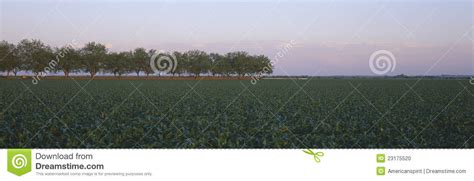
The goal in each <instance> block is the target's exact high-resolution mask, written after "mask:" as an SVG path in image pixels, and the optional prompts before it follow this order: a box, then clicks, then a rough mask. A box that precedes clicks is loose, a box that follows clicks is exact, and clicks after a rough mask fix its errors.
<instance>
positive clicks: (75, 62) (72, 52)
mask: <svg viewBox="0 0 474 181" xmlns="http://www.w3.org/2000/svg"><path fill="white" fill-rule="evenodd" d="M55 55H56V60H57V63H58V69H60V70H62V71H63V73H64V76H65V77H69V74H70V73H71V72H74V71H75V70H77V69H78V68H79V65H80V64H79V62H80V61H81V55H80V52H79V51H78V50H76V49H74V47H72V46H64V47H61V48H56V50H55Z"/></svg>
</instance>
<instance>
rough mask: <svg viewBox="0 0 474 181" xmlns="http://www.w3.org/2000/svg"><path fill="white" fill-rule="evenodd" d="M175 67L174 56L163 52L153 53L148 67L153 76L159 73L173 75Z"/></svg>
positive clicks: (175, 60)
mask: <svg viewBox="0 0 474 181" xmlns="http://www.w3.org/2000/svg"><path fill="white" fill-rule="evenodd" d="M177 65H178V61H177V59H176V56H175V55H174V54H172V53H168V52H166V51H163V50H160V51H158V52H155V53H154V54H153V56H151V58H150V67H151V69H152V70H153V72H155V74H159V73H160V72H165V73H173V72H174V71H175V70H176V66H177Z"/></svg>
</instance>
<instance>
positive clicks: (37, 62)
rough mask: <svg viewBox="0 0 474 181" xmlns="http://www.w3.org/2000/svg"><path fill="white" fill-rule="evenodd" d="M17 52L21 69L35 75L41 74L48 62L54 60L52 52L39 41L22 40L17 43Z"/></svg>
mask: <svg viewBox="0 0 474 181" xmlns="http://www.w3.org/2000/svg"><path fill="white" fill-rule="evenodd" d="M17 51H18V56H19V60H20V62H21V65H22V66H21V69H23V70H25V71H28V70H30V71H31V72H33V73H34V74H36V75H37V74H39V73H40V72H43V71H44V70H45V67H46V66H48V62H49V61H50V60H52V59H53V58H54V54H53V50H52V49H51V48H50V47H49V46H46V45H45V44H43V42H41V41H40V40H31V41H30V40H27V39H24V40H22V41H20V43H18V46H17Z"/></svg>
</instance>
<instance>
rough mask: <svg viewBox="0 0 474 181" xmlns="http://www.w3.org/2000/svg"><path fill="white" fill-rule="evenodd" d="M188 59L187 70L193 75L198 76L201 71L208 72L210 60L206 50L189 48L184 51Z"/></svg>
mask: <svg viewBox="0 0 474 181" xmlns="http://www.w3.org/2000/svg"><path fill="white" fill-rule="evenodd" d="M186 54H187V56H188V60H189V67H188V72H189V73H192V74H194V77H199V75H200V74H201V73H208V72H209V68H210V65H211V60H210V59H209V55H207V54H206V52H203V51H199V50H191V51H188V52H186Z"/></svg>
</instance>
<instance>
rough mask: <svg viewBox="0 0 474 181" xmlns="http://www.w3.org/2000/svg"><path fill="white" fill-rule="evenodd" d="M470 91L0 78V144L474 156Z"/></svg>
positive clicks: (393, 85)
mask: <svg viewBox="0 0 474 181" xmlns="http://www.w3.org/2000/svg"><path fill="white" fill-rule="evenodd" d="M80 86H81V87H82V88H81V87H80ZM411 87H412V88H411ZM473 93H474V86H472V85H470V84H469V81H468V80H441V79H440V80H433V79H426V80H421V81H417V79H362V78H358V79H329V78H328V79H308V80H260V81H258V82H257V84H256V85H252V84H251V83H250V81H248V80H240V81H239V80H202V81H198V80H196V81H191V80H189V81H187V80H159V81H157V80H131V81H128V80H92V81H88V80H78V81H72V80H42V81H40V82H39V84H37V85H33V84H31V80H0V107H1V110H0V111H2V112H0V145H1V146H2V147H40V148H56V147H57V148H63V147H86V148H107V147H110V148H131V147H135V148H306V147H318V148H360V147H362V148H400V147H402V148H433V147H435V148H438V147H440V148H458V147H463V148H465V147H468V148H473V147H474V143H473V142H474V138H473V139H470V138H471V137H472V135H473V133H474V96H473Z"/></svg>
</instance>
